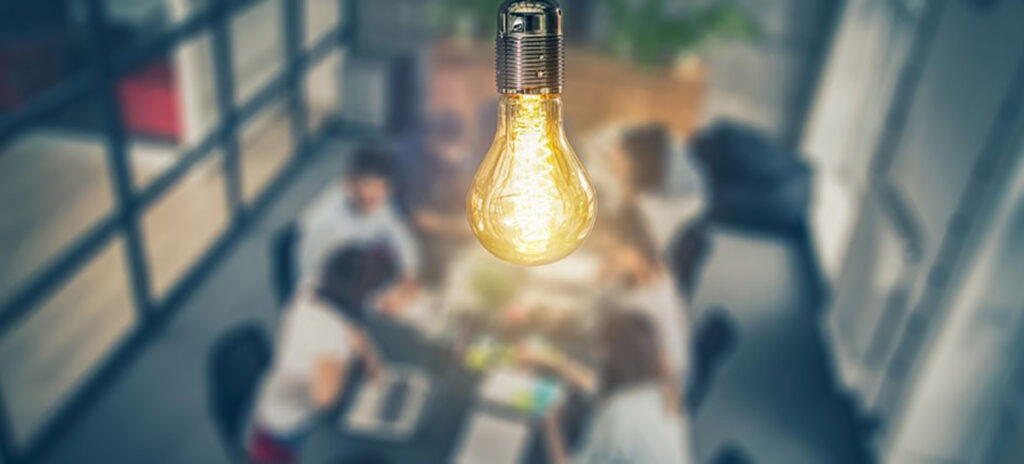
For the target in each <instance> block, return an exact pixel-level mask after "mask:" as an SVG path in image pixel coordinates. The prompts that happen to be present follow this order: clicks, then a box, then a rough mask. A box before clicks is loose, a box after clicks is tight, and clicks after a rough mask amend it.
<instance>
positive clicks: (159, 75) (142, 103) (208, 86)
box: [118, 34, 220, 187]
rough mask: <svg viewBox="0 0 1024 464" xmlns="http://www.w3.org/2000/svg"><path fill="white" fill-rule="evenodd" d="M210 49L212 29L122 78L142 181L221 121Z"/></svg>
mask: <svg viewBox="0 0 1024 464" xmlns="http://www.w3.org/2000/svg"><path fill="white" fill-rule="evenodd" d="M212 55H213V52H212V48H211V44H210V37H209V34H200V35H197V36H196V37H195V38H193V39H191V40H188V41H186V42H183V43H182V45H181V46H180V47H178V49H177V50H176V51H175V52H174V53H173V54H172V55H171V56H170V57H169V58H163V57H162V58H158V59H156V60H154V61H153V62H152V63H151V64H149V65H146V66H144V67H142V68H141V69H139V70H138V71H136V72H133V73H131V74H129V75H127V76H125V77H123V78H122V79H121V82H119V83H118V99H119V101H120V105H121V112H122V119H123V120H124V125H125V130H126V132H127V134H128V137H129V147H130V151H131V154H132V167H133V170H134V174H135V176H134V177H135V183H136V185H138V186H139V187H143V186H145V185H147V184H148V183H149V182H150V181H152V180H153V179H155V178H156V177H157V176H159V175H160V174H161V173H163V172H164V171H165V170H166V169H167V168H169V167H170V166H173V165H174V163H175V161H177V160H178V158H179V157H180V155H181V154H183V153H185V152H186V151H188V150H189V149H191V148H194V147H195V146H196V145H197V144H199V143H200V142H202V141H203V140H204V139H206V138H208V137H209V136H210V134H211V132H212V131H213V130H214V129H215V128H216V127H217V123H218V122H219V118H220V113H219V108H218V106H217V98H216V93H215V89H216V87H215V84H214V73H213V59H212Z"/></svg>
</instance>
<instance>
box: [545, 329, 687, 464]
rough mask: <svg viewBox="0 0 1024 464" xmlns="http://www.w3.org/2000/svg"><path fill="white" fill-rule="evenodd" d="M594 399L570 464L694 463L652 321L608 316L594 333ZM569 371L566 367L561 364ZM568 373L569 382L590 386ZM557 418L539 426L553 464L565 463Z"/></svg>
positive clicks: (566, 457) (585, 379)
mask: <svg viewBox="0 0 1024 464" xmlns="http://www.w3.org/2000/svg"><path fill="white" fill-rule="evenodd" d="M598 345H599V348H598V349H599V354H598V358H599V360H598V363H599V372H600V375H599V376H598V380H599V382H600V387H599V392H598V395H599V399H598V405H597V409H596V412H595V414H594V415H593V416H592V419H591V420H590V422H589V424H588V425H587V431H586V432H585V434H584V437H583V441H582V444H581V445H580V446H579V447H578V449H577V450H576V452H575V453H573V455H572V459H571V462H574V463H581V464H605V463H619V462H623V463H625V462H629V463H634V462H635V463H645V464H688V463H692V462H694V458H693V454H692V449H691V446H690V439H689V430H688V427H687V426H686V424H685V422H684V419H683V416H682V414H681V413H680V412H679V406H678V404H679V403H678V401H677V396H676V395H675V393H674V392H673V391H672V387H671V386H670V385H669V382H667V381H666V378H665V377H666V373H665V371H664V363H663V362H662V360H661V354H662V351H661V350H660V349H659V347H658V337H657V335H656V332H655V329H654V327H653V324H652V323H651V321H650V320H649V319H648V318H646V317H643V316H642V315H640V314H638V313H636V312H633V311H624V310H612V311H610V312H608V314H607V315H606V316H605V317H604V318H603V321H602V324H601V327H600V329H599V340H598ZM561 364H562V365H563V366H568V365H570V363H561ZM574 369H576V368H570V369H569V370H568V371H563V372H566V375H567V377H568V378H569V379H570V381H577V382H578V381H581V380H582V381H583V382H584V384H583V385H582V386H583V387H585V388H590V387H593V386H594V385H595V384H594V383H593V382H594V379H593V378H592V377H587V376H580V374H579V372H573V370H574ZM563 437H564V434H563V432H562V429H561V426H560V421H559V417H558V414H557V413H555V414H550V415H549V416H548V417H547V419H546V420H545V424H544V438H545V442H546V444H547V450H548V454H549V459H550V461H551V462H552V463H556V464H561V463H566V462H570V459H569V458H570V457H569V453H568V449H567V447H566V443H565V441H564V438H563Z"/></svg>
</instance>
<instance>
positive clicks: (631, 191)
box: [608, 124, 705, 254]
mask: <svg viewBox="0 0 1024 464" xmlns="http://www.w3.org/2000/svg"><path fill="white" fill-rule="evenodd" d="M608 165H609V168H610V171H611V172H612V173H613V174H614V175H615V177H616V180H617V181H618V190H620V191H621V194H622V201H621V202H620V204H621V205H622V207H626V208H628V207H634V208H637V209H639V210H640V211H641V212H642V213H643V218H644V221H645V222H646V223H647V224H648V230H649V232H650V233H651V235H652V237H653V238H654V242H655V243H656V244H657V247H658V250H659V251H660V252H661V253H662V254H664V253H666V252H667V250H668V248H669V246H670V245H671V242H672V239H673V238H674V237H675V236H676V234H678V233H679V231H680V230H681V229H683V228H685V226H686V224H687V223H688V222H689V221H690V220H692V219H695V218H697V217H699V216H700V215H701V214H702V213H703V210H704V202H705V200H704V183H703V180H702V178H701V175H700V173H699V171H698V170H697V169H696V167H695V166H696V165H695V164H694V163H692V162H691V161H690V157H689V153H688V151H687V150H685V149H682V148H677V147H675V144H674V141H673V139H672V135H671V134H670V133H669V131H668V129H667V128H666V127H665V126H663V125H660V124H651V125H645V126H639V127H635V128H632V129H628V130H626V131H625V132H624V133H623V134H622V136H621V138H620V140H619V143H618V145H617V146H616V147H615V148H614V149H613V150H612V152H611V154H610V156H609V159H608Z"/></svg>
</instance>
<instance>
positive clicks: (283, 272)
mask: <svg viewBox="0 0 1024 464" xmlns="http://www.w3.org/2000/svg"><path fill="white" fill-rule="evenodd" d="M299 238H300V237H299V226H298V224H296V223H295V221H291V222H288V223H287V224H285V225H283V226H281V228H279V229H277V230H276V231H275V232H274V235H273V237H271V239H270V250H269V251H270V253H269V254H270V283H271V286H272V288H273V289H274V296H275V297H277V306H278V308H283V307H284V306H285V304H286V303H287V302H288V300H289V299H291V297H292V294H293V293H294V292H295V286H296V284H297V283H298V280H299V270H298V253H299Z"/></svg>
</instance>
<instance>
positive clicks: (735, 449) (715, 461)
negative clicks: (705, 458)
mask: <svg viewBox="0 0 1024 464" xmlns="http://www.w3.org/2000/svg"><path fill="white" fill-rule="evenodd" d="M709 464H754V460H753V459H750V456H748V455H747V453H746V452H744V451H743V448H740V447H739V445H736V444H735V443H727V444H726V445H725V446H722V447H721V448H719V450H718V452H716V453H715V456H714V457H713V458H711V461H710V463H709Z"/></svg>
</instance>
